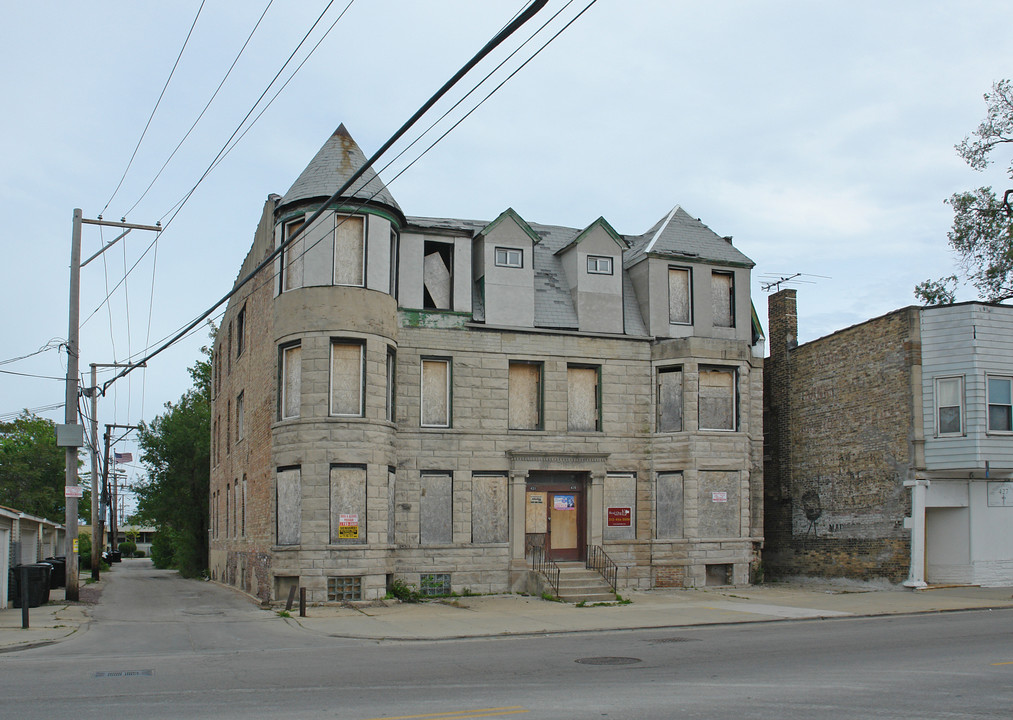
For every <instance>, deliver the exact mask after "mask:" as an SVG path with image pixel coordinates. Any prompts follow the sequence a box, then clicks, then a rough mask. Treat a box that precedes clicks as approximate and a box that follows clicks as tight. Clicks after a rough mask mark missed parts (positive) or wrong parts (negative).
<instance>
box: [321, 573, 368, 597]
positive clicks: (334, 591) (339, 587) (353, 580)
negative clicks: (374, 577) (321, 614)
mask: <svg viewBox="0 0 1013 720" xmlns="http://www.w3.org/2000/svg"><path fill="white" fill-rule="evenodd" d="M327 600H328V601H329V602H343V601H348V600H362V578H361V577H329V578H327Z"/></svg>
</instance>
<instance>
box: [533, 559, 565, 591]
mask: <svg viewBox="0 0 1013 720" xmlns="http://www.w3.org/2000/svg"><path fill="white" fill-rule="evenodd" d="M531 569H532V570H534V571H535V572H537V573H541V574H542V575H544V576H545V579H546V580H548V581H549V585H551V586H552V589H553V591H554V592H555V594H556V595H557V596H558V595H559V572H560V571H559V565H557V564H556V563H555V562H553V561H552V560H550V559H549V557H548V556H547V555H546V554H545V548H543V547H534V548H532V549H531Z"/></svg>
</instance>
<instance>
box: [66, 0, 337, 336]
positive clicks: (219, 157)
mask: <svg viewBox="0 0 1013 720" xmlns="http://www.w3.org/2000/svg"><path fill="white" fill-rule="evenodd" d="M334 2H335V0H331V1H330V2H329V3H328V4H327V6H326V7H325V8H324V10H323V12H321V13H320V15H319V16H318V17H317V19H316V20H315V21H314V23H313V25H312V26H310V29H309V30H307V31H306V34H305V35H304V36H303V38H302V40H300V41H299V44H298V45H296V47H295V49H294V50H293V51H292V52H291V54H290V55H289V57H288V59H287V60H285V62H284V63H283V64H282V66H281V68H279V69H278V72H277V73H276V74H275V76H274V78H273V79H272V80H271V82H269V83H268V84H267V86H266V87H265V88H264V91H263V92H262V93H261V94H260V97H258V98H257V101H256V102H255V103H253V105H252V106H251V107H250V109H249V111H248V112H247V113H246V115H245V116H244V117H243V119H242V120H241V121H240V122H239V124H238V125H237V126H236V129H235V130H233V132H232V135H231V136H229V139H228V140H226V141H225V144H224V145H223V146H222V148H221V149H220V150H219V151H218V154H217V155H216V156H215V158H214V160H212V161H211V164H210V165H209V166H208V168H207V169H206V170H205V171H204V173H203V174H202V175H201V176H200V178H199V179H198V180H197V182H196V183H194V185H193V187H191V188H190V190H189V191H187V193H186V194H185V195H184V196H183V197H182V198H181V199H180V200H178V201H177V202H176V203H175V204H174V205H173V206H172V207H170V208H169V209H168V210H167V211H166V212H165V213H164V214H163V215H162V219H165V218H166V217H168V216H169V215H171V217H170V218H169V220H168V221H166V223H165V225H163V226H162V230H163V231H165V230H166V229H167V228H168V227H169V224H170V223H171V222H172V221H173V220H174V219H175V218H176V216H177V215H178V214H179V212H180V210H182V209H183V206H184V205H185V204H186V202H187V201H188V200H189V199H190V197H191V196H192V195H193V194H194V192H196V190H197V188H198V187H199V186H200V185H201V183H203V182H204V180H205V179H206V178H207V176H208V175H209V174H210V173H211V171H212V170H214V169H215V167H217V166H218V164H219V163H220V162H221V160H222V159H223V158H224V157H225V155H227V154H228V153H229V152H230V151H231V150H232V148H233V147H235V143H233V140H234V139H235V138H236V134H237V133H238V132H239V131H240V130H241V129H242V128H243V125H244V124H245V123H246V121H247V120H248V119H249V117H250V115H252V114H253V111H254V110H256V109H257V106H258V105H259V104H260V101H261V100H263V99H264V96H265V95H267V93H268V91H269V90H270V89H271V87H272V86H273V85H274V83H275V82H276V81H277V79H278V77H280V76H281V74H282V72H284V70H285V68H286V67H287V66H288V64H289V63H290V62H291V61H292V58H293V57H295V54H296V53H297V52H299V48H301V47H302V46H303V44H304V43H305V42H306V40H307V38H308V37H309V36H310V35H311V34H312V33H313V30H314V28H316V26H317V25H318V24H319V23H320V21H321V20H322V19H323V17H324V15H326V14H327V11H328V9H330V7H331V5H333V4H334ZM353 2H355V0H349V2H348V4H347V5H346V6H345V8H344V9H343V10H342V11H341V14H339V15H338V17H337V19H336V20H335V21H334V23H332V24H331V27H330V28H329V29H328V30H327V32H328V33H329V32H330V31H331V30H333V29H334V25H336V24H337V22H338V21H339V20H341V18H342V16H344V14H345V13H346V12H347V11H348V8H350V7H351V6H352V3H353ZM265 12H266V10H265ZM194 22H196V19H195V20H194ZM325 37H326V34H325ZM319 45H320V43H319V42H318V43H317V45H316V46H314V48H313V50H311V51H310V54H311V55H312V53H313V51H315V50H316V48H317V47H319ZM308 57H309V56H307V59H308ZM305 62H306V60H303V63H305ZM301 67H302V63H301V64H300V65H299V68H301ZM299 68H296V70H295V72H298V71H299ZM295 72H293V77H294V75H295ZM291 80H292V77H289V79H288V80H286V81H285V82H286V84H287V83H288V82H290V81H291ZM282 88H284V85H283V86H282ZM279 92H280V91H279ZM275 98H277V94H276V95H275ZM275 98H272V99H271V102H274V99H275ZM268 105H270V103H268ZM264 109H265V110H266V109H267V108H266V107H265V108H264ZM262 114H263V111H261V113H260V115H262ZM260 115H258V116H257V118H255V119H254V121H253V123H255V122H256V121H257V120H258V119H259V118H260ZM253 123H251V124H250V126H249V127H247V128H246V130H245V131H244V132H243V133H242V135H240V136H239V139H242V137H243V135H245V134H246V132H247V131H249V129H250V127H252V125H253ZM238 142H239V140H238V139H236V143H238ZM230 143H232V145H231V147H230ZM120 182H121V183H122V180H121V181H120ZM111 201H112V198H110V202H111ZM108 205H109V203H106V206H107V207H108ZM158 240H159V237H158V236H156V237H155V239H153V240H152V241H151V242H150V243H149V244H148V247H146V248H145V249H144V252H142V253H141V255H140V257H138V258H137V260H136V261H135V262H134V264H133V265H131V266H130V269H129V270H127V271H126V272H125V273H124V275H123V278H121V279H120V281H119V282H117V283H116V284H115V285H114V286H113V287H112V289H107V291H106V295H105V297H104V298H103V299H102V301H101V302H100V303H99V305H98V307H96V308H95V309H94V310H92V311H91V312H90V313H89V314H88V317H86V318H85V319H84V320H83V321H82V323H81V325H82V326H83V325H85V324H86V323H87V322H88V321H89V320H91V319H92V317H94V316H95V314H96V313H97V312H98V311H99V310H101V309H102V306H103V305H105V304H106V303H107V302H109V298H110V297H112V294H113V293H115V292H116V291H117V290H118V289H119V287H120V285H122V284H123V283H124V282H125V281H126V278H127V276H128V275H130V273H132V272H133V271H134V270H135V269H136V268H137V266H138V265H139V264H140V262H141V260H143V259H144V258H145V257H146V256H147V254H148V253H149V252H151V250H152V248H154V247H156V245H157V243H158Z"/></svg>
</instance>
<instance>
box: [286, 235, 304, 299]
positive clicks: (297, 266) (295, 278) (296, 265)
mask: <svg viewBox="0 0 1013 720" xmlns="http://www.w3.org/2000/svg"><path fill="white" fill-rule="evenodd" d="M302 226H303V220H302V219H299V220H293V221H292V222H290V223H287V224H286V225H285V239H286V240H288V239H289V238H291V237H292V236H293V235H295V233H296V231H297V230H298V229H299V228H301V227H302ZM304 242H305V238H304V236H303V235H302V234H300V235H299V237H297V238H296V239H295V240H292V241H290V242H289V243H288V245H286V246H285V252H284V261H283V265H284V268H283V269H282V280H283V285H284V287H282V290H293V289H295V288H300V287H302V279H303V246H304Z"/></svg>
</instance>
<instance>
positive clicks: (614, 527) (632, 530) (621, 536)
mask: <svg viewBox="0 0 1013 720" xmlns="http://www.w3.org/2000/svg"><path fill="white" fill-rule="evenodd" d="M603 524H604V525H605V531H604V537H605V539H606V540H633V539H634V538H636V536H637V476H636V475H635V474H634V473H628V472H626V473H608V474H607V475H606V476H605V520H604V523H603Z"/></svg>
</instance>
